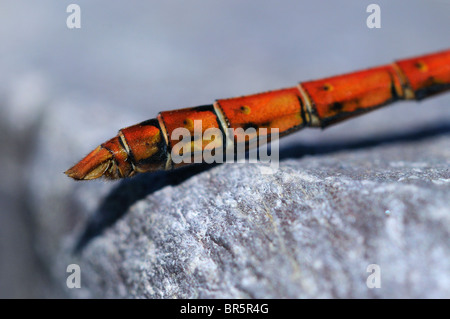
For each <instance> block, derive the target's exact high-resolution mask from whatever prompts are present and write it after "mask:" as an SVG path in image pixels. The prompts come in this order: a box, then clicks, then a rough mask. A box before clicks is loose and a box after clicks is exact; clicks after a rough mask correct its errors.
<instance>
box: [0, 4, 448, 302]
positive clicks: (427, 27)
mask: <svg viewBox="0 0 450 319" xmlns="http://www.w3.org/2000/svg"><path fill="white" fill-rule="evenodd" d="M71 3H76V4H78V5H79V6H80V8H81V29H68V28H67V26H66V19H67V17H68V16H69V13H67V12H66V8H67V6H68V5H69V4H71ZM370 3H376V4H378V5H380V7H381V28H380V29H369V28H368V27H367V26H366V19H367V16H368V15H369V13H367V12H366V8H367V6H368V5H369V4H370ZM0 21H1V28H0V41H1V45H0V139H1V143H2V149H1V152H0V173H1V182H0V208H1V211H0V297H2V298H4V297H8V298H9V297H64V296H65V295H64V292H61V291H60V290H59V288H57V287H56V286H55V285H54V283H53V279H52V274H51V272H52V270H50V269H51V266H50V267H49V265H48V264H47V263H46V257H45V256H46V255H45V253H44V254H43V253H41V252H42V251H43V250H44V251H45V249H46V248H43V245H44V244H43V243H50V244H49V245H54V246H55V247H58V246H59V245H60V242H56V241H55V240H54V239H55V238H64V233H65V232H70V231H72V230H73V228H74V227H75V226H74V225H77V223H76V220H74V221H73V223H72V225H65V226H64V227H61V228H62V229H61V234H62V235H61V237H58V236H53V237H51V236H49V238H53V241H51V240H48V241H45V240H44V241H42V240H40V237H41V234H40V233H39V231H37V230H36V229H42V225H40V223H42V220H39V219H36V218H35V216H36V215H37V216H39V213H41V214H43V213H46V214H49V215H50V216H54V219H52V220H53V221H55V220H56V221H55V223H57V220H58V218H59V216H61V215H63V216H68V215H69V214H71V213H73V212H72V211H71V210H70V209H68V208H67V206H64V205H62V204H61V203H64V202H65V199H66V198H67V197H70V194H71V193H74V192H88V191H89V192H99V194H98V197H99V198H101V197H102V196H103V197H104V196H105V194H106V193H107V191H108V189H110V187H111V186H110V185H109V184H108V185H107V186H103V185H104V184H102V183H97V182H94V183H89V185H87V186H85V187H83V189H80V187H82V186H80V185H81V184H78V183H73V181H71V180H69V179H68V178H66V177H65V176H64V175H63V174H62V172H63V171H64V170H66V169H67V168H68V167H69V166H70V165H72V164H73V163H74V162H75V161H76V160H78V159H80V158H81V157H82V156H83V155H84V154H86V153H87V152H89V151H90V150H91V149H93V148H94V147H95V146H96V145H98V144H100V143H102V142H103V141H104V140H106V139H108V138H110V137H112V136H114V135H115V134H116V131H117V130H118V129H119V128H122V127H126V126H129V125H131V124H134V123H137V122H140V121H142V120H145V119H148V118H153V117H156V115H157V113H158V112H160V111H162V110H168V109H175V108H182V107H188V106H195V105H202V104H208V103H211V102H213V101H214V100H215V99H217V98H227V97H232V96H237V95H245V94H251V93H256V92H259V91H266V90H271V89H277V88H282V87H288V86H294V85H295V84H296V83H297V82H299V81H307V80H311V79H318V78H321V77H327V76H333V75H337V74H340V73H346V72H351V71H354V70H358V69H364V68H368V67H371V66H376V65H380V64H387V63H390V62H392V61H393V60H395V59H402V58H406V57H411V56H415V55H420V54H425V53H430V52H433V51H438V50H443V49H446V48H448V47H449V46H450V41H449V40H450V1H444V0H429V1H392V0H389V1H387V0H386V1H374V0H372V1H360V0H354V1H349V0H344V1H323V0H320V1H292V0H283V1H280V0H277V1H274V0H273V1H237V0H231V1H230V0H228V1H181V0H180V1H126V2H125V1H122V2H111V1H95V2H92V1H82V0H79V1H46V0H41V1H18V0H14V1H13V0H1V1H0ZM449 103H450V97H449V96H448V95H443V96H439V97H436V98H433V99H431V100H429V101H427V102H426V103H425V102H422V103H415V102H403V103H399V104H396V105H395V106H393V107H391V108H387V109H383V110H380V111H378V112H375V113H373V114H370V115H367V116H364V117H361V118H358V119H355V120H351V121H349V122H347V123H343V124H341V125H338V126H336V127H332V128H330V129H328V130H325V131H323V132H320V131H318V130H308V131H304V132H301V133H298V134H294V135H293V136H290V137H288V138H286V139H285V140H284V141H283V143H282V146H283V145H287V144H289V143H291V142H292V141H293V140H305V141H309V142H315V141H328V142H332V141H333V140H336V139H339V140H342V139H357V138H358V137H361V136H363V137H364V136H365V137H367V136H375V135H380V134H384V133H386V132H396V131H402V130H405V129H411V128H413V129H414V128H415V127H417V128H420V127H423V126H427V125H433V124H435V123H441V122H446V123H448V122H449V121H450V107H449ZM75 184H76V185H75ZM99 188H100V190H99ZM49 198H51V199H52V200H55V198H57V199H58V200H55V203H56V204H54V205H53V206H52V207H59V209H54V208H52V209H48V208H47V207H46V206H45V205H46V203H48V202H49ZM59 200H60V201H59ZM97 204H98V202H95V200H94V201H88V200H86V202H84V203H82V204H79V205H84V206H83V207H86V210H87V211H89V210H92V209H93V208H95V206H96V205H97ZM69 206H70V205H69ZM73 210H75V208H73ZM37 212H39V213H37ZM75 215H76V214H75ZM52 218H53V217H52ZM66 218H67V217H66ZM74 219H75V218H74ZM69 220H70V218H69ZM44 229H45V227H44ZM44 246H45V245H44ZM61 271H63V272H64V271H65V269H62V270H61Z"/></svg>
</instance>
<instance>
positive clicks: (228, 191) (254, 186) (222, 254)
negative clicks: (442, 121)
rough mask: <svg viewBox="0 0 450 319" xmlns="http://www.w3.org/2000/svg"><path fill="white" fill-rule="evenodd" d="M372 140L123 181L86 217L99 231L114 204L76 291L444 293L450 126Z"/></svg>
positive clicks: (448, 285)
mask: <svg viewBox="0 0 450 319" xmlns="http://www.w3.org/2000/svg"><path fill="white" fill-rule="evenodd" d="M422 133H424V132H422ZM372 142H373V141H372ZM384 142H386V143H385V144H384V145H382V146H380V147H368V148H362V149H358V150H355V151H353V152H349V151H347V149H346V147H343V148H342V149H340V147H339V146H338V147H337V148H334V149H330V150H328V151H325V152H323V154H319V155H310V156H303V157H300V158H294V159H283V160H282V161H281V163H280V167H279V169H277V170H274V171H273V173H272V174H262V172H263V171H264V172H265V173H267V170H268V169H267V168H265V167H263V166H262V165H261V164H224V165H222V166H217V167H214V168H211V169H209V170H206V171H204V172H201V173H198V174H196V175H194V176H192V177H190V178H188V179H187V180H185V181H183V182H181V183H180V184H179V185H177V186H172V185H166V184H167V183H165V182H161V179H163V178H169V179H174V178H175V180H177V179H180V180H183V179H184V178H185V177H186V176H190V175H191V173H190V172H189V170H182V171H181V172H176V173H169V174H156V175H153V176H152V175H149V174H144V175H142V176H140V177H137V178H134V179H131V180H129V181H127V182H123V183H121V184H119V185H118V186H117V187H116V188H115V189H113V190H112V193H110V194H109V195H108V196H107V197H106V199H105V201H104V202H103V204H101V205H100V208H99V209H98V210H97V211H96V212H95V214H94V216H93V217H90V218H89V219H88V222H87V225H91V226H87V227H91V229H97V231H98V230H99V229H101V228H102V227H103V226H101V225H102V223H105V224H111V221H110V220H109V219H111V218H115V217H114V215H116V216H119V215H123V217H122V218H120V219H119V220H117V221H116V222H115V223H114V224H113V226H112V227H110V228H108V229H107V230H106V231H105V232H104V233H103V234H102V235H100V236H97V237H94V238H93V239H92V240H91V241H90V242H89V243H88V244H87V245H86V246H85V248H84V250H82V252H81V254H80V255H79V257H78V258H79V260H78V262H79V263H80V265H81V267H82V270H83V276H84V277H83V286H84V291H82V293H86V294H87V295H88V296H96V297H149V298H180V297H184V298H229V297H230V298H247V297H250V298H299V297H313V298H316V297H358V298H361V297H363V298H365V297H395V298H401V297H419V298H421V297H448V296H450V276H449V274H450V259H449V258H448V256H449V252H450V232H449V231H450V214H449V207H448V205H449V198H450V187H449V185H450V173H449V164H450V163H449V159H450V139H449V137H448V136H440V137H436V138H434V139H432V140H430V139H423V140H418V141H414V142H403V143H399V142H397V141H396V140H395V139H392V140H391V141H389V140H385V141H384ZM348 146H350V145H348ZM321 149H322V150H323V148H321ZM301 150H302V146H301V145H297V146H296V147H293V148H292V149H287V150H284V151H283V152H282V153H281V156H282V157H289V156H293V157H295V153H297V154H298V151H301ZM304 150H305V149H303V151H304ZM309 150H310V151H311V148H310V149H309ZM291 151H294V152H291ZM200 170H201V169H200ZM269 170H270V169H269ZM184 174H185V175H186V176H183V175H184ZM155 183H156V184H158V183H159V185H157V186H156V187H155ZM155 188H157V189H158V190H156V191H154V189H155ZM146 193H149V194H148V195H146ZM111 200H112V201H113V202H112V203H110V201H111ZM88 233H91V234H94V233H95V232H94V231H90V232H88ZM88 237H89V236H88ZM63 255H65V254H63ZM69 259H70V258H69ZM67 260H68V259H65V260H64V261H65V262H67ZM370 264H378V265H380V267H381V274H382V276H381V279H382V281H381V282H382V289H368V288H367V286H366V279H367V277H368V276H369V274H370V273H368V272H367V271H366V269H367V267H368V265H370ZM78 293H80V292H78Z"/></svg>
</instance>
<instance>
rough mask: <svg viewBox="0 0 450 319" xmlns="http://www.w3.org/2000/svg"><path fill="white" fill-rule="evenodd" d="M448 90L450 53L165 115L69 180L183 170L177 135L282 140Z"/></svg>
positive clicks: (104, 149) (133, 130)
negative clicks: (175, 151) (274, 135)
mask: <svg viewBox="0 0 450 319" xmlns="http://www.w3.org/2000/svg"><path fill="white" fill-rule="evenodd" d="M449 89H450V50H447V51H443V52H440V53H435V54H430V55H425V56H420V57H416V58H412V59H406V60H401V61H398V62H396V63H393V64H391V65H386V66H381V67H376V68H372V69H369V70H364V71H359V72H354V73H350V74H345V75H340V76H334V77H330V78H327V79H323V80H316V81H309V82H304V83H300V84H299V85H298V86H296V87H292V88H286V89H281V90H275V91H270V92H265V93H259V94H254V95H249V96H242V97H236V98H230V99H220V100H217V101H216V102H215V103H214V104H213V105H205V106H199V107H193V108H187V109H180V110H175V111H167V112H162V113H161V114H160V115H159V116H158V118H157V119H152V120H148V121H145V122H142V123H140V124H137V125H134V126H130V127H128V128H124V129H122V130H120V131H119V134H118V136H116V137H114V138H113V139H111V140H109V141H108V142H106V143H104V144H102V145H100V146H99V147H97V148H96V149H95V150H94V151H92V152H91V153H90V154H88V155H87V156H86V157H85V158H84V159H82V160H81V161H80V162H79V163H78V164H76V165H75V166H74V167H72V168H70V169H69V170H68V171H67V172H66V174H67V175H68V176H70V177H72V178H74V179H78V180H83V179H94V178H99V177H101V176H104V177H106V178H109V179H116V178H122V177H128V176H133V175H135V174H136V173H139V172H147V171H155V170H160V169H172V168H176V167H178V166H180V164H175V163H174V162H173V161H172V159H171V155H170V154H171V150H172V148H173V147H174V145H175V144H176V143H177V140H173V139H172V137H173V136H172V133H173V132H174V130H176V129H177V128H185V129H187V130H188V131H189V132H190V133H191V134H193V135H192V136H193V137H194V140H193V141H189V143H190V144H191V143H194V142H195V140H196V139H199V138H200V139H202V140H201V141H200V145H201V146H200V148H201V150H204V149H205V147H207V145H208V144H209V143H211V140H206V139H205V140H203V138H202V134H203V133H205V131H206V130H207V129H210V128H215V129H220V130H222V131H223V132H224V133H225V132H226V131H227V129H228V128H233V129H238V128H241V129H243V130H245V129H247V128H250V127H252V128H255V129H258V128H267V129H270V128H278V129H279V133H280V136H283V135H286V134H289V133H291V132H293V131H296V130H298V129H301V128H303V127H305V126H309V127H326V126H328V125H330V124H333V123H336V122H339V121H342V120H345V119H347V118H350V117H354V116H357V115H359V114H363V113H365V112H368V111H371V110H374V109H376V108H379V107H382V106H384V105H387V104H389V103H392V102H395V101H397V100H405V99H417V100H421V99H424V98H426V97H429V96H432V95H434V94H437V93H441V92H444V91H447V90H449ZM198 120H201V124H202V127H201V128H200V130H199V131H197V130H196V129H195V123H196V121H198ZM234 132H236V133H235V136H234V139H235V140H239V138H240V137H241V136H239V135H240V134H242V133H241V132H242V130H241V131H239V130H236V131H234ZM198 133H201V134H200V135H199V136H196V135H195V134H198ZM258 134H260V133H259V132H258V131H256V133H255V134H254V135H253V136H250V137H249V136H246V141H247V142H250V140H251V139H255V140H257V139H258V138H260V137H261V136H260V135H258ZM261 134H264V133H261ZM224 141H225V139H222V140H217V141H216V146H217V145H222V146H223V147H227V145H226V143H225V142H224ZM201 150H200V151H201Z"/></svg>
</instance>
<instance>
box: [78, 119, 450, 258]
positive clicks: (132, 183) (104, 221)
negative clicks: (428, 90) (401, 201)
mask: <svg viewBox="0 0 450 319" xmlns="http://www.w3.org/2000/svg"><path fill="white" fill-rule="evenodd" d="M449 133H450V123H441V124H435V125H433V126H428V127H424V128H421V129H416V130H413V131H408V132H401V133H396V134H389V135H383V136H378V137H375V138H365V139H360V140H357V141H342V142H333V143H316V144H307V143H297V144H293V145H290V146H289V147H286V148H283V149H281V150H280V160H285V159H289V158H301V157H303V156H305V155H317V154H329V153H334V152H339V151H343V150H353V149H362V148H368V147H374V146H377V145H380V144H390V143H400V142H411V141H418V140H421V139H426V138H431V137H435V136H439V135H445V134H449ZM217 165H219V164H210V165H208V164H198V165H191V166H186V167H182V168H179V169H177V170H174V171H161V172H155V173H145V174H140V175H138V176H136V177H134V178H130V179H126V180H123V181H122V182H120V183H119V184H118V185H117V186H116V187H115V188H114V189H113V190H112V191H111V192H110V193H109V195H108V196H106V198H105V199H104V200H103V201H102V203H101V204H100V206H99V207H98V209H97V210H96V212H95V213H94V215H93V216H91V218H89V219H88V221H87V225H86V227H85V229H84V232H83V233H82V234H81V236H80V237H79V239H78V241H77V244H76V246H75V249H74V252H75V253H79V252H81V251H82V250H83V248H84V247H85V246H86V245H87V244H88V243H89V242H90V241H91V240H92V239H93V238H95V237H96V236H98V235H100V234H101V233H102V232H103V231H104V230H105V229H106V228H108V227H109V226H111V225H113V224H114V223H115V222H116V221H117V220H118V219H119V218H121V217H122V216H123V215H124V214H125V213H126V212H127V211H128V208H129V207H130V206H131V205H133V204H134V203H135V202H137V201H139V200H141V199H143V198H145V197H147V196H148V195H150V194H152V193H154V192H156V191H158V190H160V189H162V188H164V187H165V186H169V185H172V186H173V185H178V184H180V183H182V182H184V181H186V180H187V179H189V178H190V177H192V176H194V175H197V174H199V173H201V172H204V171H206V170H208V169H210V168H212V167H214V166H217Z"/></svg>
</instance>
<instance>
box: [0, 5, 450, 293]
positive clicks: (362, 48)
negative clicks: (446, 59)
mask: <svg viewBox="0 0 450 319" xmlns="http://www.w3.org/2000/svg"><path fill="white" fill-rule="evenodd" d="M6 3H8V5H6ZM137 3H138V2H136V3H133V1H130V2H127V5H124V4H113V3H111V4H110V5H109V6H105V5H103V4H101V3H92V4H91V3H89V4H88V3H85V4H80V5H81V9H82V14H83V20H82V28H81V29H79V30H69V29H67V28H66V26H65V19H66V17H67V13H66V11H65V10H66V4H58V5H55V4H54V2H53V1H47V0H42V1H39V3H36V4H34V3H33V4H31V3H29V4H27V5H24V4H21V3H20V2H16V1H12V0H7V1H5V2H2V4H1V5H0V18H1V19H2V23H3V24H4V26H3V28H2V29H1V30H0V37H1V40H2V44H3V45H2V46H0V55H1V57H2V59H0V74H2V76H1V77H0V103H1V107H0V141H1V143H2V145H3V147H2V152H0V160H1V165H0V176H1V177H2V178H1V182H0V203H1V207H2V214H0V297H69V298H90V297H99V298H105V297H109V298H113V297H119V298H145V297H147V298H227V297H230V298H246V297H248V298H308V297H310V298H333V297H343V298H345V297H349V298H373V297H375V298H391V297H392V298H413V297H418V298H432V297H438V298H449V297H450V257H449V256H450V208H449V204H450V172H449V167H450V107H449V105H450V94H446V95H441V96H439V97H435V98H431V99H428V100H425V101H422V102H420V103H416V102H402V103H397V104H395V105H393V106H392V107H387V108H384V109H380V110H379V111H376V112H373V113H371V114H368V115H364V116H362V117H360V118H357V119H354V120H351V121H349V122H345V123H342V124H339V125H337V126H334V127H330V128H329V129H327V130H324V131H321V130H314V129H310V130H304V131H302V132H299V133H296V134H294V135H292V136H289V137H286V138H283V139H282V141H281V147H280V150H281V151H280V156H281V159H280V163H279V167H278V168H277V169H270V168H267V167H265V166H263V165H261V164H224V165H217V166H214V167H203V166H195V167H187V168H183V169H180V170H178V171H173V172H161V173H155V174H142V175H140V176H137V177H135V178H132V179H129V180H125V181H122V182H117V183H111V182H103V181H92V182H86V183H83V182H75V181H72V180H70V179H69V178H67V177H66V176H65V175H64V174H63V172H64V171H65V170H66V169H67V168H69V167H70V166H71V165H72V164H74V163H75V161H77V160H79V159H80V158H81V157H82V156H83V155H85V154H86V153H87V152H89V151H90V150H92V149H93V148H94V147H96V146H97V145H98V144H100V143H102V142H104V141H105V140H107V139H109V138H111V137H112V136H114V135H115V134H116V132H117V130H118V129H119V128H121V127H126V126H128V125H131V124H134V123H137V122H140V121H143V120H146V119H148V118H152V117H155V116H156V115H157V113H158V112H160V111H162V110H168V109H174V108H182V107H188V106H195V105H201V104H206V103H211V102H213V101H214V99H216V98H224V97H231V96H237V95H243V94H251V93H255V92H258V91H265V90H269V89H276V88H281V87H288V86H292V85H294V84H295V83H297V82H298V81H302V80H305V81H306V80H310V79H314V78H321V77H326V76H332V75H336V74H340V73H343V72H350V71H353V70H358V69H364V68H367V67H370V66H376V65H381V64H386V63H390V62H392V61H393V60H394V59H400V58H404V57H408V56H414V55H419V54H422V53H426V52H433V51H438V50H442V49H444V48H445V45H448V34H447V33H446V31H447V30H449V27H450V25H449V23H450V22H449V19H448V16H449V13H450V12H449V11H448V10H449V9H450V7H449V6H448V5H444V4H441V3H440V2H438V1H436V2H433V4H431V3H426V4H425V2H421V1H410V2H409V3H410V5H409V6H408V7H405V6H404V5H403V4H401V3H395V2H392V1H386V0H380V1H378V2H377V3H378V4H380V6H381V7H382V12H383V13H382V14H383V20H382V21H383V22H382V28H381V29H379V30H369V29H367V27H366V26H365V19H366V16H367V13H366V11H365V9H366V5H363V6H361V5H360V4H356V3H355V4H350V3H349V4H348V5H346V6H344V5H342V4H341V3H338V2H336V3H331V2H329V1H314V2H311V3H310V4H309V6H307V7H305V5H304V4H300V2H298V3H297V2H292V1H273V2H267V4H266V5H260V3H259V2H258V3H256V2H255V3H245V4H243V3H242V1H227V2H223V3H222V2H221V3H220V4H219V3H216V2H214V3H213V2H211V3H208V4H207V3H205V2H204V1H198V2H197V1H194V2H189V5H183V4H181V3H179V4H178V5H177V7H176V9H177V10H175V9H174V8H173V5H172V4H166V3H165V2H161V3H160V4H155V3H151V4H150V3H149V4H143V3H142V2H139V5H137ZM136 8H137V10H136ZM400 13H401V14H400ZM21 21H27V23H26V24H21V23H19V22H21ZM230 22H231V23H230ZM11 30H14V31H15V32H14V36H13V37H11ZM439 30H440V31H439ZM318 39H320V41H319V40H318ZM393 39H395V41H394V40H393ZM268 172H269V173H271V174H263V173H268ZM74 250H77V253H73V251H74ZM72 263H76V264H78V265H80V267H81V273H82V288H81V289H68V288H67V286H66V278H67V276H68V273H67V272H66V267H67V265H68V264H72ZM370 264H377V265H379V266H380V267H381V268H380V269H381V288H379V289H378V288H375V289H369V288H368V287H367V285H366V280H367V277H368V276H369V275H370V273H368V272H367V267H368V266H369V265H370Z"/></svg>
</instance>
